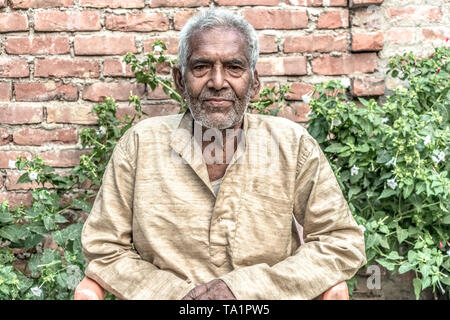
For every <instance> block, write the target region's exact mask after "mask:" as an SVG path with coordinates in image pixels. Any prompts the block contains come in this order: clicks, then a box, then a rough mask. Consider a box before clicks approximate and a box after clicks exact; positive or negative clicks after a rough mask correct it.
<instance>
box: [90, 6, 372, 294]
mask: <svg viewBox="0 0 450 320" xmlns="http://www.w3.org/2000/svg"><path fill="white" fill-rule="evenodd" d="M258 52H259V46H258V38H257V35H256V33H255V31H254V29H253V28H252V27H251V26H250V25H249V24H248V23H247V22H246V21H245V20H243V19H242V18H241V17H239V16H237V15H235V14H233V13H231V12H228V11H224V10H217V9H209V10H207V11H203V12H201V13H200V14H198V15H197V16H195V17H194V18H192V19H191V20H190V21H189V22H188V23H187V24H186V26H185V27H184V28H183V30H182V31H181V33H180V39H179V59H180V65H179V66H177V67H175V68H174V69H173V77H174V82H175V85H176V88H177V90H178V91H179V92H180V93H181V94H182V95H183V96H184V98H185V99H186V102H187V104H188V107H189V110H188V111H186V112H185V113H184V114H182V115H171V116H163V117H155V118H149V119H146V120H144V121H141V122H140V123H138V124H137V125H135V126H134V127H132V128H131V129H129V130H128V131H127V132H126V133H125V135H124V136H123V137H122V138H121V140H120V141H119V143H118V144H117V146H116V148H115V150H114V153H113V155H112V158H111V160H110V162H109V164H108V167H107V170H106V172H105V175H104V178H103V184H102V186H101V188H100V190H99V193H98V196H97V198H96V201H95V204H94V206H93V209H92V212H91V214H90V215H89V218H88V219H87V221H86V223H85V225H84V229H83V233H82V243H83V252H84V255H85V257H86V260H87V262H88V266H87V269H86V275H87V276H88V277H89V278H91V279H93V280H95V281H96V282H98V283H99V284H100V285H101V286H102V287H103V288H105V289H106V290H107V291H109V292H111V293H113V294H114V295H116V296H117V297H118V298H120V299H312V298H315V297H317V296H318V295H320V294H321V293H322V292H324V291H326V290H327V289H328V288H330V287H332V286H333V285H335V284H337V283H338V282H341V281H343V280H346V279H349V278H351V277H352V276H353V275H354V274H355V273H356V271H357V270H358V269H359V268H360V267H361V266H362V265H364V264H365V253H364V238H363V234H362V231H361V230H360V229H359V228H358V226H357V224H356V223H355V221H354V219H353V217H352V215H351V213H350V211H349V208H348V205H347V203H346V201H345V199H344V198H343V196H342V193H341V190H340V189H339V186H338V184H337V181H336V179H335V177H334V174H333V172H332V170H331V168H330V166H329V164H328V162H327V159H326V158H325V156H324V154H323V153H322V151H321V150H320V148H319V145H318V144H317V142H316V141H315V140H314V139H313V138H312V137H311V136H310V135H309V134H308V133H307V131H306V130H305V129H304V128H303V127H302V126H300V125H298V124H296V123H294V122H292V121H290V120H287V119H283V118H277V117H270V116H263V115H255V114H249V113H246V109H247V107H248V103H249V99H250V98H251V97H254V96H255V95H257V94H258V91H259V89H260V81H259V78H258V73H257V71H256V69H255V66H256V62H257V59H258ZM296 221H298V223H300V224H301V225H303V228H304V229H303V230H304V244H301V242H300V239H299V235H298V233H297V228H296V227H295V225H296V224H295V223H296Z"/></svg>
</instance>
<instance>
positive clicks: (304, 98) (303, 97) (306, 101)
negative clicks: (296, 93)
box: [302, 94, 311, 104]
mask: <svg viewBox="0 0 450 320" xmlns="http://www.w3.org/2000/svg"><path fill="white" fill-rule="evenodd" d="M302 100H303V101H305V103H307V104H309V103H310V102H311V97H310V96H309V95H307V94H304V95H302Z"/></svg>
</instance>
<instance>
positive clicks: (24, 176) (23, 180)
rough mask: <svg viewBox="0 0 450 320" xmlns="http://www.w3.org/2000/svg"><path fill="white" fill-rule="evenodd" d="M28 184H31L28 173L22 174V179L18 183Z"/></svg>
mask: <svg viewBox="0 0 450 320" xmlns="http://www.w3.org/2000/svg"><path fill="white" fill-rule="evenodd" d="M27 182H31V180H30V178H29V176H28V173H27V172H26V173H24V174H22V175H21V176H20V178H19V179H18V180H17V183H27Z"/></svg>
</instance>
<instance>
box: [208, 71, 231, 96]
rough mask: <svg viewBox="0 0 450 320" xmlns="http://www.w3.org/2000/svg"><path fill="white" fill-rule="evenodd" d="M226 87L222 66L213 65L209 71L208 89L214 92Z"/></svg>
mask: <svg viewBox="0 0 450 320" xmlns="http://www.w3.org/2000/svg"><path fill="white" fill-rule="evenodd" d="M225 87H228V82H227V81H226V79H225V70H224V69H223V66H222V65H215V66H214V67H213V69H212V70H211V78H210V79H209V81H208V88H214V89H216V90H220V89H223V88H225Z"/></svg>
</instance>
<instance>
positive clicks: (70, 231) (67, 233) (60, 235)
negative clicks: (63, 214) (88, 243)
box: [52, 223, 83, 247]
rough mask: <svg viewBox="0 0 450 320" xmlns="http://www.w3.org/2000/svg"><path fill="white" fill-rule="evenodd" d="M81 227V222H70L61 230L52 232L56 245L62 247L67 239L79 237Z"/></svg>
mask: <svg viewBox="0 0 450 320" xmlns="http://www.w3.org/2000/svg"><path fill="white" fill-rule="evenodd" d="M82 229H83V224H82V223H76V224H71V225H70V226H68V227H67V228H65V229H63V230H59V231H55V232H53V233H52V237H53V240H55V241H56V243H57V244H58V245H60V246H62V247H64V246H65V245H66V242H67V241H69V240H76V239H78V238H80V237H81V230H82Z"/></svg>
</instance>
